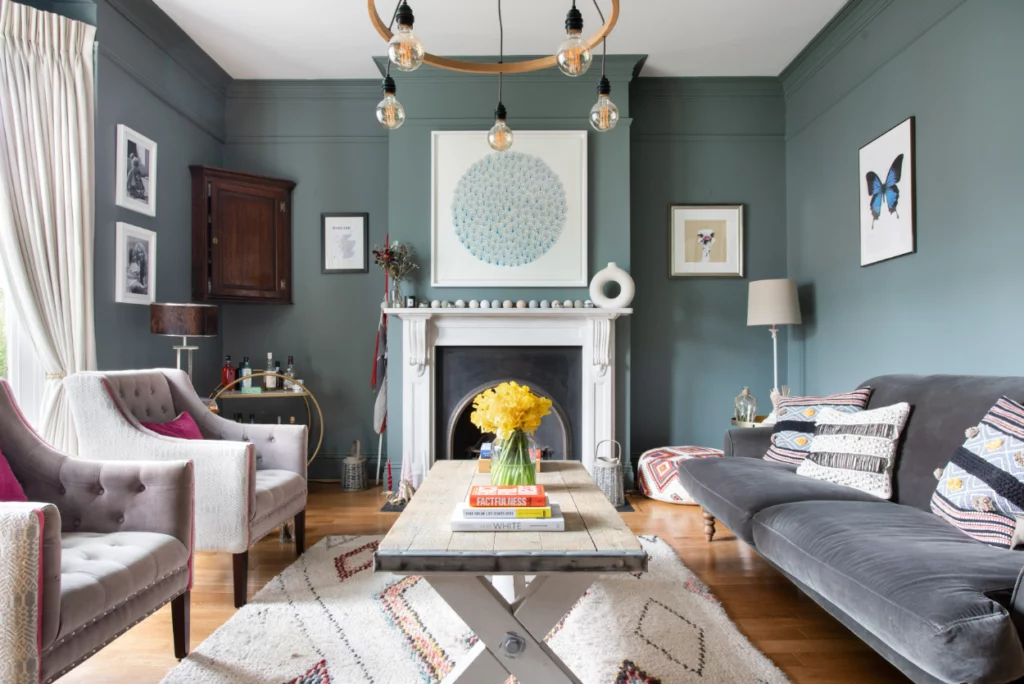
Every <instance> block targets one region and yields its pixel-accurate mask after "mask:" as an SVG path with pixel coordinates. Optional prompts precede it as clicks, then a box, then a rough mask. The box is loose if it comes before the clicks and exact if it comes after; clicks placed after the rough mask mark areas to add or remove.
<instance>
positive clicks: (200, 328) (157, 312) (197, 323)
mask: <svg viewBox="0 0 1024 684" xmlns="http://www.w3.org/2000/svg"><path fill="white" fill-rule="evenodd" d="M149 332H151V333H153V334H154V335H169V336H171V337H180V338H181V344H180V345H176V346H175V347H174V351H176V352H177V353H178V370H181V352H183V351H185V352H188V377H189V380H191V379H192V352H194V351H195V350H196V349H199V347H194V346H190V345H189V343H188V338H190V337H216V336H217V307H216V306H214V305H213V304H150V305H149Z"/></svg>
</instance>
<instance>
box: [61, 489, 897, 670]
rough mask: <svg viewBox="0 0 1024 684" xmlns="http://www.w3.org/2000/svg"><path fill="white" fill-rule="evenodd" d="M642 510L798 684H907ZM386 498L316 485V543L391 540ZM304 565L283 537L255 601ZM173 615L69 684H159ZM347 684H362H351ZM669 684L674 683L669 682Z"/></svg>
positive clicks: (663, 516)
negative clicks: (339, 538) (286, 572)
mask: <svg viewBox="0 0 1024 684" xmlns="http://www.w3.org/2000/svg"><path fill="white" fill-rule="evenodd" d="M630 502H631V503H632V504H633V507H634V508H635V509H636V512H634V513H625V514H623V517H624V518H625V519H626V522H627V523H628V524H629V526H630V527H631V528H632V529H633V531H634V532H636V533H637V534H656V535H658V536H659V537H661V538H662V539H665V540H666V541H668V542H669V543H670V544H671V545H672V546H673V547H674V548H675V550H676V552H677V553H678V554H679V557H680V558H682V560H683V562H684V563H685V564H686V565H687V566H688V567H689V568H691V569H692V570H693V571H694V572H696V573H697V575H698V576H700V578H701V579H702V580H703V581H704V582H705V583H706V584H707V585H708V586H710V587H711V590H712V591H713V592H714V594H715V595H716V596H717V597H718V598H719V599H721V600H722V603H723V605H724V606H725V609H726V611H727V612H728V613H729V615H730V617H732V619H733V620H734V621H735V622H736V623H737V624H738V625H739V628H740V631H742V632H743V633H744V634H745V635H747V637H748V638H749V639H750V640H751V641H752V642H753V643H754V645H755V646H756V647H758V648H759V649H761V650H762V651H763V652H764V653H766V654H767V655H768V657H769V658H771V659H772V660H773V661H774V662H775V663H776V664H777V665H778V666H779V667H780V668H782V669H783V670H784V671H785V672H786V674H787V675H789V677H790V679H792V681H793V682H795V683H797V684H819V683H821V684H825V683H833V682H850V683H854V682H871V684H885V683H886V682H907V681H908V680H907V679H906V678H904V677H903V676H902V675H901V674H900V673H899V672H898V671H897V670H896V669H895V668H893V667H892V666H890V665H889V664H888V663H887V662H886V661H885V660H883V659H882V658H881V656H878V655H877V654H875V652H874V651H872V650H871V649H869V648H868V647H867V646H865V645H864V644H863V643H862V642H861V641H860V640H858V639H857V638H856V637H855V636H853V634H851V633H850V632H849V631H848V630H847V629H846V628H845V627H843V626H842V625H841V624H839V623H838V622H836V621H835V620H834V619H832V617H830V616H829V615H828V614H827V613H825V611H823V610H822V609H820V608H819V607H818V606H817V604H815V603H814V602H813V601H811V600H810V599H808V598H806V597H804V596H802V595H800V593H799V592H798V591H797V590H796V589H795V588H794V587H793V585H792V584H790V583H789V581H788V580H786V579H785V578H783V577H782V576H781V575H779V574H778V573H777V572H776V571H775V570H773V569H772V568H770V567H769V566H768V565H767V564H766V563H765V562H764V561H762V560H761V559H760V558H759V557H758V555H757V554H756V553H754V552H753V551H751V550H750V548H749V547H747V545H746V544H743V543H742V542H740V541H737V540H736V538H735V537H734V536H733V535H732V534H731V533H729V532H728V530H726V529H725V528H724V527H723V526H721V525H719V526H718V530H719V531H718V536H717V537H716V539H715V541H714V542H712V543H711V544H708V543H706V542H705V541H704V533H703V521H702V519H701V516H700V509H698V508H696V507H695V506H674V505H671V504H663V503H659V502H656V501H651V500H650V499H647V498H645V497H642V496H639V495H637V496H632V497H630ZM383 504H384V501H383V497H382V496H381V494H380V489H379V488H377V489H374V490H370V491H368V492H360V493H358V494H345V493H342V492H340V491H339V489H338V486H337V485H327V484H314V485H313V486H312V491H311V493H310V497H309V508H308V513H307V516H306V520H307V524H308V543H309V545H313V544H315V543H316V542H317V541H319V540H320V539H321V538H322V537H324V536H327V535H332V534H384V533H386V532H387V531H388V529H389V528H390V527H391V524H392V523H393V522H394V520H395V519H396V518H397V517H398V514H397V513H380V512H379V511H380V507H381V506H382V505H383ZM294 559H295V555H294V549H293V547H292V546H291V545H290V544H288V545H282V544H280V543H279V542H278V541H277V537H276V535H274V536H273V537H272V538H267V539H264V540H263V541H261V542H260V543H259V544H258V545H257V546H256V547H255V548H254V549H253V551H252V552H251V553H250V554H249V595H250V596H251V595H252V594H253V593H254V592H255V591H257V590H258V589H259V588H260V587H262V586H263V585H264V584H266V583H267V581H269V580H270V579H271V578H272V577H274V576H275V575H276V574H278V573H279V572H280V571H281V570H283V569H284V568H285V567H287V566H288V565H289V564H290V563H292V562H293V561H294ZM234 613H235V609H234V608H233V606H232V602H231V557H230V556H229V555H228V554H226V553H225V554H207V553H202V554H197V556H196V579H195V586H194V588H193V589H192V645H193V646H197V645H198V644H199V643H200V642H201V641H202V640H203V639H205V638H206V637H207V636H208V635H209V634H210V633H211V632H213V631H214V630H215V629H217V628H218V627H220V626H221V625H222V624H224V622H226V621H227V620H228V618H230V617H231V616H232V615H234ZM175 662H176V661H175V660H174V657H173V648H172V641H171V616H170V608H169V607H165V608H164V609H162V610H161V611H159V612H158V613H156V614H155V615H153V616H152V617H150V618H148V619H147V620H146V621H144V622H143V623H142V624H140V625H138V626H137V627H135V628H133V629H132V630H131V631H130V632H128V633H127V634H125V635H124V636H122V637H121V638H120V639H118V640H117V641H115V642H114V643H113V644H111V645H110V646H107V647H106V648H105V649H103V650H102V651H100V652H99V653H98V654H96V655H95V656H93V657H92V658H91V659H90V660H88V661H86V662H85V663H84V664H82V665H81V666H79V667H78V668H77V669H75V670H73V671H71V672H70V673H69V674H68V675H66V676H65V677H64V678H63V679H61V680H60V681H61V683H62V684H72V683H77V682H81V683H83V684H84V683H86V682H88V683H89V684H95V683H96V682H102V683H104V684H120V683H122V682H123V683H125V684H127V683H131V684H139V683H144V682H158V681H160V679H161V678H162V677H163V676H164V675H165V674H166V673H167V671H168V670H170V669H171V668H172V667H174V665H175ZM342 684H357V683H356V682H344V683H342ZM665 684H671V683H669V682H666V683H665Z"/></svg>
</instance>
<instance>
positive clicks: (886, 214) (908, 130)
mask: <svg viewBox="0 0 1024 684" xmlns="http://www.w3.org/2000/svg"><path fill="white" fill-rule="evenodd" d="M914 171H915V168H914V117H910V118H909V119H907V120H906V121H904V122H902V123H900V124H899V125H897V126H896V127H894V128H892V129H890V130H888V131H886V132H885V133H883V134H882V135H880V136H879V137H877V138H875V139H874V140H872V141H871V142H869V143H868V144H867V145H865V146H864V147H862V148H860V183H859V186H860V192H859V196H860V200H859V201H860V265H861V266H868V265H869V264H875V263H878V262H879V261H886V260H888V259H893V258H895V257H898V256H903V255H904V254H911V253H913V252H914V251H915V249H916V223H915V220H916V217H915V213H916V211H915V209H916V207H915V197H914V195H915V193H914V176H915V174H914Z"/></svg>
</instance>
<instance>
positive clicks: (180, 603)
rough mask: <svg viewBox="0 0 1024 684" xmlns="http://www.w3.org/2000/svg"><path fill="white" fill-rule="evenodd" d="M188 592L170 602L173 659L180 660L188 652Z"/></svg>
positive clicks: (190, 603)
mask: <svg viewBox="0 0 1024 684" xmlns="http://www.w3.org/2000/svg"><path fill="white" fill-rule="evenodd" d="M191 605H192V602H191V600H190V592H187V591H186V592H185V593H184V594H182V595H181V596H179V597H178V598H176V599H173V600H171V631H173V632H174V657H175V658H177V659H178V660H181V659H182V658H184V657H185V656H187V655H188V651H189V621H190V616H189V613H190V606H191Z"/></svg>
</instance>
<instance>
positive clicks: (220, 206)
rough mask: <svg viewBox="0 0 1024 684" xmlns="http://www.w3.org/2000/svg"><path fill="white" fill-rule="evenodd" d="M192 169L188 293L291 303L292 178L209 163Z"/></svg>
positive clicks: (198, 296)
mask: <svg viewBox="0 0 1024 684" xmlns="http://www.w3.org/2000/svg"><path fill="white" fill-rule="evenodd" d="M189 169H190V170H191V171H192V299H193V300H194V301H198V302H203V301H213V300H216V301H225V302H253V303H263V304H291V303H292V190H293V189H294V188H295V183H294V182H292V181H289V180H281V179H278V178H266V177H264V176H255V175H253V174H249V173H240V172H238V171H228V170H226V169H218V168H214V167H211V166H190V167H189Z"/></svg>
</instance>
